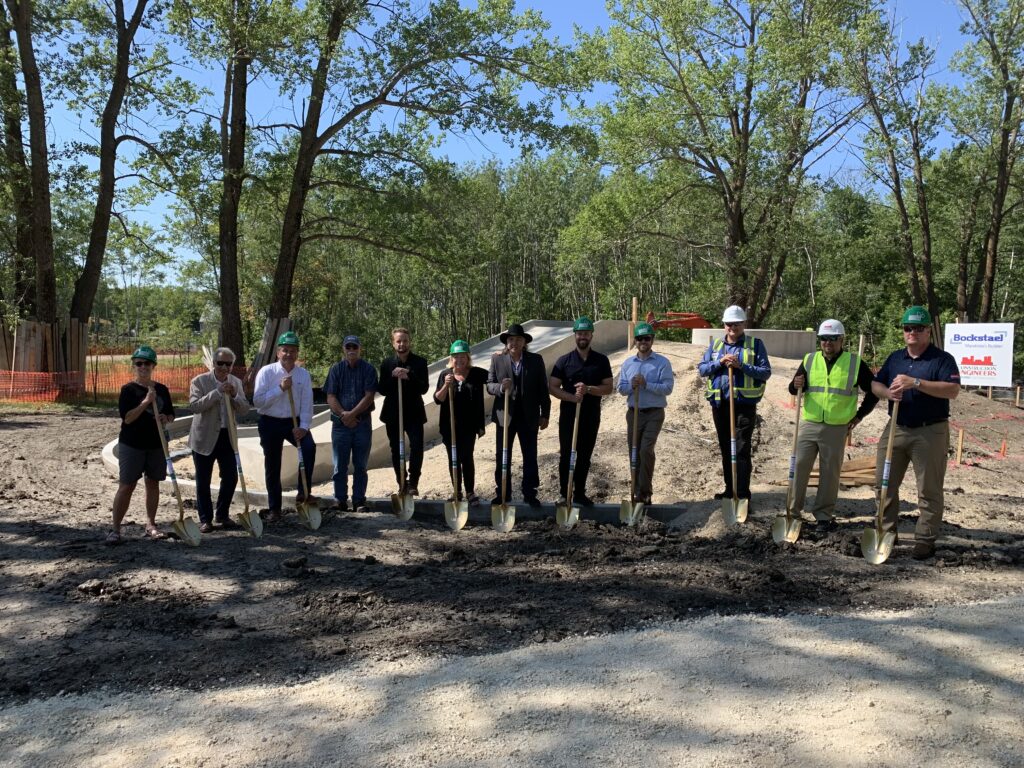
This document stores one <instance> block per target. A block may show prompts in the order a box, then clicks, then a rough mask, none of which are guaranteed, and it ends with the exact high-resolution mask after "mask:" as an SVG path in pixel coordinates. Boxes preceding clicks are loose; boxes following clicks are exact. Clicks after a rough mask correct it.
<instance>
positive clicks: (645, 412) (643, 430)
mask: <svg viewBox="0 0 1024 768" xmlns="http://www.w3.org/2000/svg"><path fill="white" fill-rule="evenodd" d="M664 423H665V409H664V408H641V409H640V415H639V418H638V419H637V431H638V432H639V433H640V446H639V450H638V451H637V468H636V490H635V492H634V495H635V496H636V497H637V498H638V499H643V500H644V501H646V500H647V499H650V498H651V496H652V495H653V493H654V490H653V483H654V444H655V443H656V442H658V435H659V434H661V425H662V424H664ZM626 442H627V443H628V444H629V450H630V451H632V450H633V409H632V408H630V409H629V410H628V411H626Z"/></svg>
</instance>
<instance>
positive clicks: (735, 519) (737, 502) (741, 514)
mask: <svg viewBox="0 0 1024 768" xmlns="http://www.w3.org/2000/svg"><path fill="white" fill-rule="evenodd" d="M749 511H750V501H749V499H722V517H723V518H725V524H726V525H739V524H740V523H743V522H746V520H747V512H749Z"/></svg>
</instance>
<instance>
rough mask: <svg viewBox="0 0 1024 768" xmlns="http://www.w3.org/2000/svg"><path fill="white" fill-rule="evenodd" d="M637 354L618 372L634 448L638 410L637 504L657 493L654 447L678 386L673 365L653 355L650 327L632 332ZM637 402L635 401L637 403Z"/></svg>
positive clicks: (640, 326)
mask: <svg viewBox="0 0 1024 768" xmlns="http://www.w3.org/2000/svg"><path fill="white" fill-rule="evenodd" d="M633 341H634V342H635V343H636V354H635V355H633V357H630V358H628V359H627V360H625V361H624V362H623V363H622V368H620V369H619V386H618V389H619V394H620V395H625V396H626V398H627V399H626V405H627V406H628V411H627V413H626V442H627V444H628V445H629V447H630V449H631V450H632V446H633V440H634V438H633V407H634V406H636V405H638V406H639V414H638V416H637V437H636V442H637V448H638V450H637V469H636V490H635V493H636V496H635V497H634V498H633V499H632V501H633V502H634V503H636V502H642V503H644V504H650V503H651V496H652V495H653V493H654V461H655V457H654V446H655V444H656V443H657V442H658V435H660V434H661V427H662V425H664V423H665V406H666V405H668V396H669V395H670V394H672V388H673V387H674V386H675V374H674V373H673V372H672V363H671V362H669V359H668V358H667V357H665V356H664V355H659V354H658V353H657V352H655V351H654V349H653V347H654V328H653V327H652V326H651V325H650V324H649V323H637V324H636V328H634V329H633ZM634 398H636V399H634Z"/></svg>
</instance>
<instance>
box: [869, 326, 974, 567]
mask: <svg viewBox="0 0 1024 768" xmlns="http://www.w3.org/2000/svg"><path fill="white" fill-rule="evenodd" d="M900 322H901V324H902V325H903V341H904V344H905V346H904V348H903V349H899V350H896V351H895V352H893V353H892V354H891V355H889V357H888V358H886V361H885V363H883V364H882V367H881V368H879V369H878V373H876V374H875V380H874V381H873V382H872V384H871V389H872V391H873V392H874V393H875V394H876V395H877V396H878V397H880V398H882V399H884V400H886V401H888V404H889V414H890V416H891V414H892V404H893V403H894V402H899V404H900V410H899V414H898V415H897V421H896V424H895V425H893V423H892V419H890V420H889V423H888V424H887V425H886V427H885V431H884V432H882V436H881V438H879V440H878V453H877V455H876V459H875V487H876V488H880V487H881V484H882V470H883V467H884V464H885V454H886V448H887V447H888V440H889V430H890V429H895V430H896V434H895V435H894V437H893V445H892V459H891V463H890V465H889V486H888V493H887V494H886V501H885V509H883V510H882V518H883V522H882V529H883V530H884V531H890V530H896V523H897V522H898V521H899V508H900V496H899V489H900V484H901V483H902V482H903V476H904V475H905V474H906V471H907V467H908V466H910V465H911V464H913V465H914V475H915V476H916V478H917V508H918V517H917V526H916V527H915V529H914V550H913V552H912V553H911V556H912V557H913V558H914V559H916V560H926V559H927V558H929V557H931V556H932V555H934V554H935V540H936V539H937V538H938V535H939V529H940V528H941V526H942V514H943V509H944V505H945V497H944V492H943V486H944V484H945V481H946V453H947V451H948V450H949V401H950V400H953V399H954V398H956V396H957V395H959V394H960V369H959V368H958V367H957V364H956V359H955V358H954V357H953V356H952V355H951V354H949V353H948V352H946V351H944V350H941V349H939V348H938V347H937V346H935V345H934V344H933V343H932V315H931V313H930V312H929V311H928V310H927V309H926V308H925V307H922V306H912V307H908V308H907V309H906V311H904V312H903V316H902V317H901V318H900ZM897 537H898V533H897Z"/></svg>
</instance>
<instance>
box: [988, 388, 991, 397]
mask: <svg viewBox="0 0 1024 768" xmlns="http://www.w3.org/2000/svg"><path fill="white" fill-rule="evenodd" d="M988 399H989V400H991V399H992V387H989V388H988Z"/></svg>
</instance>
